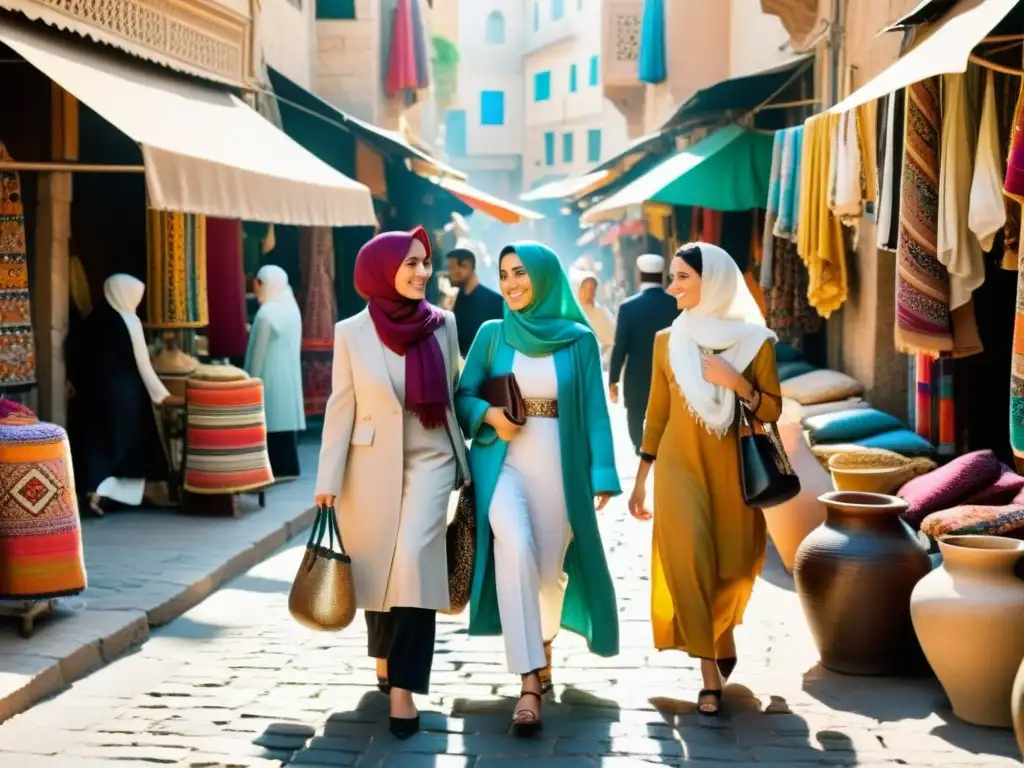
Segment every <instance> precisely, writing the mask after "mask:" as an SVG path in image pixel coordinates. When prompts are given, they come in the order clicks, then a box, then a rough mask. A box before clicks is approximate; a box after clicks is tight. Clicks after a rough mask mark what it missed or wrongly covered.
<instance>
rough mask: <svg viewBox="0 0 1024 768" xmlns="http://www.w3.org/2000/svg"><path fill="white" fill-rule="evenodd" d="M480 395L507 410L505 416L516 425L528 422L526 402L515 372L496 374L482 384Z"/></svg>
mask: <svg viewBox="0 0 1024 768" xmlns="http://www.w3.org/2000/svg"><path fill="white" fill-rule="evenodd" d="M480 397H481V398H482V399H484V400H486V401H487V402H488V403H490V404H491V405H492V406H493V407H495V408H501V409H502V410H503V411H504V412H505V418H506V419H508V420H509V421H511V422H512V423H513V424H515V425H516V426H519V427H521V426H523V425H524V424H525V423H526V403H525V402H524V401H523V393H522V392H520V391H519V384H518V383H517V382H516V377H515V375H514V374H511V373H509V374H506V375H504V376H494V377H493V378H490V379H487V381H485V382H484V383H483V384H481V385H480Z"/></svg>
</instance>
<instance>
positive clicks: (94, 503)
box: [88, 493, 106, 517]
mask: <svg viewBox="0 0 1024 768" xmlns="http://www.w3.org/2000/svg"><path fill="white" fill-rule="evenodd" d="M88 498H89V511H90V512H92V514H93V515H94V516H95V517H103V515H104V514H106V510H104V509H103V507H101V506H100V495H99V494H98V493H91V494H89V497H88Z"/></svg>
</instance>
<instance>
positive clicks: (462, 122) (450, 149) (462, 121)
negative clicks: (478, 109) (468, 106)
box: [444, 109, 466, 157]
mask: <svg viewBox="0 0 1024 768" xmlns="http://www.w3.org/2000/svg"><path fill="white" fill-rule="evenodd" d="M444 149H445V152H447V153H448V155H449V157H465V156H466V110H464V109H450V110H448V113H447V114H446V115H445V133H444Z"/></svg>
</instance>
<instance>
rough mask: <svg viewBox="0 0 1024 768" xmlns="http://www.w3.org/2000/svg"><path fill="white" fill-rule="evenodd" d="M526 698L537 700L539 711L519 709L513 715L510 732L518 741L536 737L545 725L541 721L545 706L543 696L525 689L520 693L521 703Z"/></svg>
mask: <svg viewBox="0 0 1024 768" xmlns="http://www.w3.org/2000/svg"><path fill="white" fill-rule="evenodd" d="M524 682H525V681H524ZM526 696H532V697H533V698H535V699H536V700H537V711H536V712H534V711H533V710H532V709H517V710H516V712H515V714H514V715H512V725H511V726H510V728H509V732H510V733H511V734H512V735H513V736H515V737H516V738H517V739H528V738H530V737H531V736H536V735H537V733H538V732H539V731H541V730H542V729H543V728H544V723H543V721H542V720H541V719H540V708H541V706H542V704H543V699H542V698H541V694H539V693H536V692H535V691H528V690H526V689H525V688H524V689H523V690H521V691H520V692H519V699H520V701H521V700H522V699H523V698H525V697H526Z"/></svg>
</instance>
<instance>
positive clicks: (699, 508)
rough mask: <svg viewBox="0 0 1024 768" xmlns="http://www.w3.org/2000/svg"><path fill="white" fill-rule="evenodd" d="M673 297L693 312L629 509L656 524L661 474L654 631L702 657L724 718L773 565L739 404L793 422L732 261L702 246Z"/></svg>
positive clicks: (708, 710)
mask: <svg viewBox="0 0 1024 768" xmlns="http://www.w3.org/2000/svg"><path fill="white" fill-rule="evenodd" d="M668 290H669V293H670V294H671V295H673V296H674V297H675V298H676V302H677V303H678V306H679V308H680V309H681V310H682V313H681V314H680V315H679V317H678V318H677V319H676V320H675V322H673V323H672V328H671V329H670V330H669V331H668V332H667V333H660V334H658V336H657V339H656V341H655V344H654V373H653V377H652V381H651V397H650V403H649V404H648V406H647V421H646V424H645V426H644V437H643V444H642V446H641V453H640V457H641V460H640V468H639V470H638V472H637V476H636V484H635V486H634V488H633V492H632V494H631V495H630V499H629V510H630V512H631V513H632V515H633V516H634V517H636V518H637V519H640V520H648V519H650V518H651V516H652V515H651V513H650V512H649V511H648V510H647V508H646V490H645V489H646V483H647V476H648V473H649V472H650V469H651V466H652V464H653V465H654V467H655V469H654V546H653V554H652V558H651V623H652V625H653V630H654V645H655V647H656V648H658V650H672V649H674V650H680V651H685V652H686V653H689V654H690V655H691V656H695V657H697V658H699V659H700V668H701V675H702V677H703V686H704V687H703V690H701V692H700V694H699V695H698V701H697V706H698V711H700V712H701V713H703V714H705V715H717V714H718V712H719V709H720V707H721V698H722V688H723V686H724V684H725V681H726V680H727V679H728V678H729V676H730V674H731V673H732V671H733V669H735V667H736V644H735V641H734V639H733V629H734V628H735V627H736V626H737V625H739V624H740V623H741V622H742V620H743V612H744V610H745V609H746V606H747V601H748V600H749V599H750V594H751V592H752V591H753V588H754V581H755V580H756V579H757V575H758V573H760V571H761V567H762V565H763V564H764V555H765V547H766V531H765V522H764V516H763V515H762V514H761V511H760V510H758V509H754V508H752V507H748V506H747V504H746V502H745V501H744V498H743V490H742V486H741V483H740V471H739V460H738V446H737V440H739V429H738V425H737V423H738V414H737V411H738V405H737V397H738V398H739V399H741V400H742V401H743V402H744V403H745V404H746V406H747V407H748V408H749V409H750V411H751V412H752V413H753V414H754V416H755V418H756V419H758V420H759V421H762V422H775V421H777V420H778V418H779V416H780V415H781V413H782V396H781V394H780V390H781V388H780V386H779V375H778V371H777V369H776V366H775V334H774V333H772V332H771V331H770V330H768V328H766V327H765V321H764V317H763V315H762V314H761V311H760V309H758V306H757V302H756V301H755V300H754V297H753V296H752V295H751V293H750V290H749V289H748V288H747V286H746V283H745V282H744V279H743V275H742V274H741V273H740V270H739V268H738V267H737V266H736V263H735V262H734V261H733V259H732V257H731V256H729V254H728V253H726V252H725V251H723V250H722V249H721V248H719V247H718V246H716V245H710V244H708V243H691V244H688V245H685V246H683V247H682V248H680V249H679V250H678V251H677V252H676V255H675V258H673V259H672V264H671V284H670V285H669V289H668Z"/></svg>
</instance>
